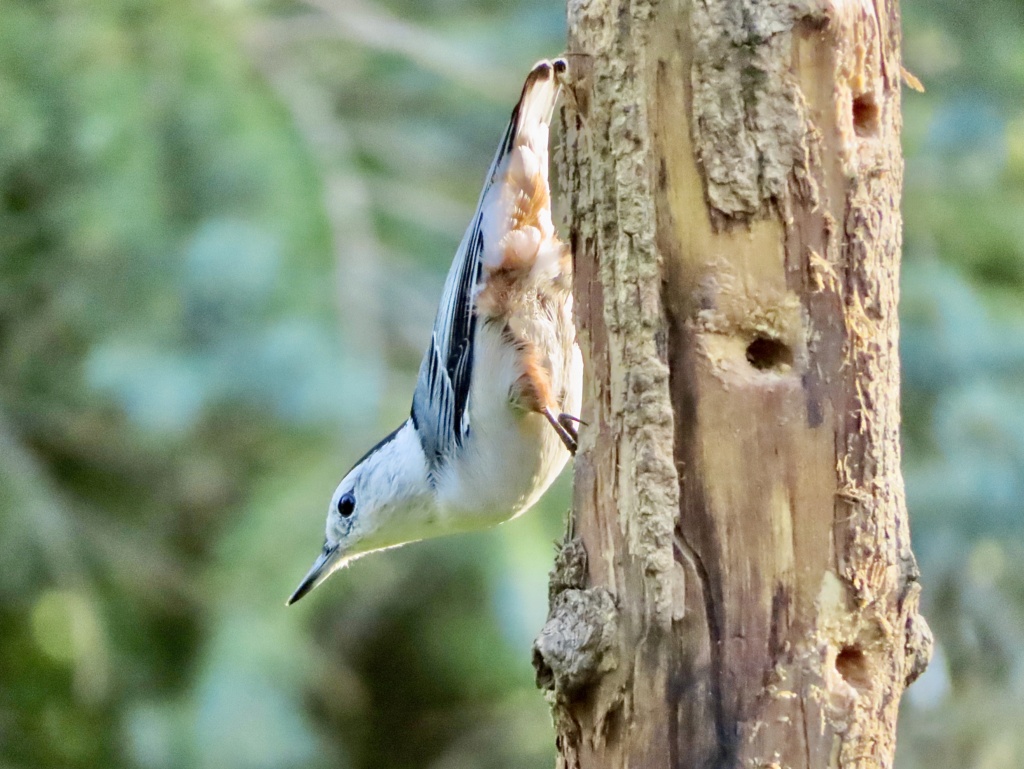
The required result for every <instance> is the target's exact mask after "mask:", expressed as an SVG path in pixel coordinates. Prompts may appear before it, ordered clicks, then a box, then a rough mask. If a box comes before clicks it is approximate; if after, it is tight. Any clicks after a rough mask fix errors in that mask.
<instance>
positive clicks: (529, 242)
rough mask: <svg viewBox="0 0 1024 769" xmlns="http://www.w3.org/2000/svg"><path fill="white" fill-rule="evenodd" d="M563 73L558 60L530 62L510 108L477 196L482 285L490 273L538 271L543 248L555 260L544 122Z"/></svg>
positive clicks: (562, 62) (564, 68) (548, 119)
mask: <svg viewBox="0 0 1024 769" xmlns="http://www.w3.org/2000/svg"><path fill="white" fill-rule="evenodd" d="M566 72H567V65H566V63H565V60H564V59H555V60H553V61H547V60H545V61H541V62H538V63H537V64H535V65H534V67H533V69H532V70H530V74H529V75H527V77H526V82H525V83H524V84H523V92H522V96H520V98H519V103H518V104H516V106H515V109H513V110H512V117H511V119H510V120H509V125H508V128H507V129H506V130H505V135H504V137H503V138H502V143H501V145H500V146H499V147H498V152H497V154H496V155H495V158H494V162H493V163H492V166H491V173H490V174H489V175H488V181H489V184H488V185H487V187H486V188H485V190H484V192H483V195H482V197H481V200H480V205H481V214H482V227H481V231H482V234H483V241H484V243H483V246H484V248H483V267H484V275H483V276H482V277H483V283H484V285H486V284H487V282H488V278H489V277H491V276H493V274H494V273H496V272H501V273H504V274H505V275H507V276H508V277H512V275H513V274H514V273H519V274H520V277H523V273H529V272H531V271H534V272H535V271H536V270H535V268H541V269H544V268H545V267H547V266H548V265H546V264H540V263H538V261H540V262H547V261H549V260H547V259H545V258H543V257H544V255H545V254H546V253H547V252H548V251H550V252H551V253H552V255H553V256H554V258H555V260H557V258H558V254H560V253H561V250H562V249H561V246H560V244H559V243H558V241H557V239H556V237H555V230H554V226H553V225H552V222H551V193H550V189H549V187H548V126H549V124H550V122H551V116H552V113H553V111H554V107H555V102H556V101H557V99H558V94H559V91H560V90H561V87H562V83H563V81H564V79H565V76H566ZM556 246H557V247H556ZM551 266H552V267H554V265H551ZM545 271H546V270H545Z"/></svg>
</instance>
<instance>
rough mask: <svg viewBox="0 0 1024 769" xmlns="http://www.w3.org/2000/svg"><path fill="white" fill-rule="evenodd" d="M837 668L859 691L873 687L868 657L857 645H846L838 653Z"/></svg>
mask: <svg viewBox="0 0 1024 769" xmlns="http://www.w3.org/2000/svg"><path fill="white" fill-rule="evenodd" d="M836 670H837V671H838V672H839V675H841V676H842V677H843V680H844V681H846V683H848V684H849V685H850V686H852V687H853V688H854V689H857V690H858V691H861V690H864V689H869V688H870V687H871V671H870V669H869V667H868V658H867V655H866V654H864V652H863V651H861V650H860V649H858V648H857V647H856V646H844V647H843V648H842V649H840V650H839V653H838V654H837V655H836Z"/></svg>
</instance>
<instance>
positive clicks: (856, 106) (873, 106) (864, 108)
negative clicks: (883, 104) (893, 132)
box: [853, 93, 880, 136]
mask: <svg viewBox="0 0 1024 769" xmlns="http://www.w3.org/2000/svg"><path fill="white" fill-rule="evenodd" d="M879 117H880V111H879V109H878V103H877V102H876V101H875V97H874V95H873V94H870V93H865V94H862V95H860V96H858V97H857V98H856V99H854V100H853V130H854V132H855V133H856V134H857V136H875V135H877V134H878V121H879Z"/></svg>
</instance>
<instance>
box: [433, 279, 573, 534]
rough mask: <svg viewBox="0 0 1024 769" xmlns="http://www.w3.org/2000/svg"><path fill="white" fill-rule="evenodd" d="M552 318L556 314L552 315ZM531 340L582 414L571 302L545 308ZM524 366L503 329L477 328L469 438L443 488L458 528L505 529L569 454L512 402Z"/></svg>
mask: <svg viewBox="0 0 1024 769" xmlns="http://www.w3.org/2000/svg"><path fill="white" fill-rule="evenodd" d="M549 313H550V315H549ZM527 323H528V324H529V326H530V328H529V329H528V332H529V335H530V336H531V337H532V338H533V339H534V341H536V342H537V343H538V346H539V347H540V348H541V349H543V350H545V351H546V352H547V353H548V356H549V358H550V363H551V382H552V389H553V390H554V392H555V393H556V397H560V398H561V401H560V403H559V406H560V407H561V409H562V411H563V412H565V413H568V414H573V415H578V414H579V409H580V402H581V400H582V389H583V361H582V357H581V356H580V352H579V348H578V347H577V346H576V341H575V336H576V335H575V329H574V328H573V325H572V299H571V296H570V297H567V299H566V301H564V302H561V303H558V304H555V305H549V307H548V308H547V311H541V310H540V309H539V308H538V313H537V314H536V316H534V317H532V318H529V319H528V321H527ZM521 374H522V364H521V360H520V359H519V354H518V353H517V351H516V349H515V347H513V346H512V345H510V344H509V343H508V339H507V338H504V337H503V335H502V330H501V327H500V325H499V324H494V323H483V322H481V323H479V324H478V326H477V331H476V337H475V346H474V360H473V375H472V383H471V385H470V396H469V405H468V408H469V415H470V434H469V436H468V437H467V440H466V442H465V444H464V445H463V448H462V451H460V453H459V455H458V457H457V458H456V460H455V461H453V462H452V463H451V464H450V466H449V467H448V468H446V470H445V472H444V474H443V476H442V478H440V479H439V480H440V482H439V484H438V501H439V503H440V506H441V507H442V509H444V510H445V512H446V514H447V517H449V520H448V521H447V523H448V524H449V526H451V527H452V528H453V529H461V528H476V527H479V526H481V525H487V524H493V523H500V522H501V521H504V520H507V519H509V518H513V517H515V516H516V515H519V514H520V513H522V512H524V511H525V510H527V509H528V508H529V507H531V506H532V505H533V504H534V503H535V502H536V501H537V500H538V499H539V498H540V497H541V495H542V494H543V493H544V491H546V490H547V488H548V487H549V486H550V485H551V483H552V482H553V481H554V480H555V478H557V477H558V474H559V473H560V472H561V470H562V468H563V467H564V466H565V463H566V461H567V460H568V459H569V452H568V451H567V450H566V449H565V447H564V445H563V444H562V441H561V439H560V438H559V437H558V434H557V433H556V432H555V431H554V429H553V428H552V427H551V425H550V424H548V422H547V420H546V419H545V418H544V417H543V416H542V415H540V414H537V413H532V412H527V411H525V410H523V409H521V408H519V407H517V406H515V405H514V404H513V402H512V400H511V398H510V393H511V392H512V390H513V386H514V385H515V383H516V381H517V379H518V378H519V377H520V375H521Z"/></svg>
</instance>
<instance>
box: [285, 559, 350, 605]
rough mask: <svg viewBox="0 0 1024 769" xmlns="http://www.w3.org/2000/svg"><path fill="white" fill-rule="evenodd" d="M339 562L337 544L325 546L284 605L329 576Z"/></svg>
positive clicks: (296, 599) (290, 603)
mask: <svg viewBox="0 0 1024 769" xmlns="http://www.w3.org/2000/svg"><path fill="white" fill-rule="evenodd" d="M341 564H342V559H341V551H340V550H339V549H338V546H337V545H335V546H334V547H326V546H325V547H324V550H323V552H322V553H320V555H319V556H317V559H316V561H315V562H314V563H313V568H311V569H310V570H309V574H307V575H306V576H305V578H304V579H303V580H302V582H300V583H299V586H298V587H297V588H295V592H294V593H292V596H291V598H289V599H288V601H287V603H286V604H285V605H286V606H291V605H292V604H293V603H295V602H296V601H298V600H299V599H300V598H302V597H303V596H304V595H305V594H306V593H308V592H309V591H310V590H312V589H313V588H315V587H316V586H317V585H319V584H320V583H321V582H323V581H324V580H325V579H327V578H328V577H329V576H331V574H332V573H333V572H334V570H335V569H337V568H338V567H339V566H341Z"/></svg>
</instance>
